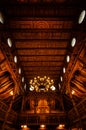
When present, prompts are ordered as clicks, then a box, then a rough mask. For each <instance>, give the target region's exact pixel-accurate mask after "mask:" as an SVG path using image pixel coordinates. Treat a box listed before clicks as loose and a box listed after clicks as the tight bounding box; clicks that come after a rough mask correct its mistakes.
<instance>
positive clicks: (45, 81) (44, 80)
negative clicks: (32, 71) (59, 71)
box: [29, 76, 55, 92]
mask: <svg viewBox="0 0 86 130" xmlns="http://www.w3.org/2000/svg"><path fill="white" fill-rule="evenodd" d="M29 83H30V91H33V88H32V87H31V86H33V87H34V89H35V91H36V92H40V91H41V90H42V91H43V92H47V91H48V90H49V88H50V87H51V86H54V81H53V79H50V77H47V76H44V77H40V76H37V77H34V79H31V80H30V82H29ZM52 90H55V88H54V87H53V88H52Z"/></svg>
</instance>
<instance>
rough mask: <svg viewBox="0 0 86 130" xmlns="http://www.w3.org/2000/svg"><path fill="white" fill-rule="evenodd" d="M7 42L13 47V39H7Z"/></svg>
mask: <svg viewBox="0 0 86 130" xmlns="http://www.w3.org/2000/svg"><path fill="white" fill-rule="evenodd" d="M7 44H8V46H9V47H12V41H11V39H10V38H8V39H7Z"/></svg>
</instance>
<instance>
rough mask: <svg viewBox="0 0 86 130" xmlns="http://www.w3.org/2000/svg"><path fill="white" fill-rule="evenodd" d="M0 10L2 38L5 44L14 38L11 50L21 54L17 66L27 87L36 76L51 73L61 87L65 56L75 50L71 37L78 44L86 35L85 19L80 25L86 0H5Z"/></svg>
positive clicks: (0, 3) (1, 3)
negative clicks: (0, 14)
mask: <svg viewBox="0 0 86 130" xmlns="http://www.w3.org/2000/svg"><path fill="white" fill-rule="evenodd" d="M0 9H1V10H0V11H1V12H2V13H3V15H4V25H3V27H2V25H0V33H1V38H2V41H3V38H4V42H5V43H6V42H7V38H8V37H9V38H11V40H12V44H13V45H12V48H10V50H11V53H12V54H13V56H14V55H17V57H18V63H17V66H18V67H21V68H22V74H21V77H22V76H24V77H25V82H26V84H27V86H28V87H29V81H30V79H33V78H34V77H37V76H40V77H44V76H48V77H50V78H51V79H53V80H54V82H55V86H56V87H57V89H58V87H59V86H58V83H60V82H61V81H60V76H64V74H63V67H65V68H66V69H67V66H68V63H67V62H66V56H67V55H70V56H71V55H72V53H73V49H74V48H73V47H71V40H72V38H73V37H76V39H77V43H76V46H77V45H78V42H79V40H81V39H83V37H84V36H85V35H83V33H84V34H86V24H85V21H83V24H81V25H79V24H78V19H79V15H80V13H81V11H82V10H85V9H86V7H85V2H84V3H81V1H80V0H76V1H73V0H55V1H53V0H33V1H32V0H12V1H8V0H3V1H0ZM6 44H7V43H6ZM76 53H77V52H76ZM12 60H13V59H10V62H11V61H12ZM63 80H64V79H63Z"/></svg>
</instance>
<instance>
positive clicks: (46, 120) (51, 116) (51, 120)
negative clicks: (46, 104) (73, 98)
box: [19, 113, 66, 125]
mask: <svg viewBox="0 0 86 130" xmlns="http://www.w3.org/2000/svg"><path fill="white" fill-rule="evenodd" d="M65 120H66V115H65V113H43V114H24V113H23V114H21V115H20V117H19V122H20V124H27V125H40V124H46V125H49V124H51V125H58V124H60V123H63V124H64V123H65Z"/></svg>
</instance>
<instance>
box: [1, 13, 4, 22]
mask: <svg viewBox="0 0 86 130" xmlns="http://www.w3.org/2000/svg"><path fill="white" fill-rule="evenodd" d="M0 22H1V23H2V24H4V18H3V15H2V13H1V12H0Z"/></svg>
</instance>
